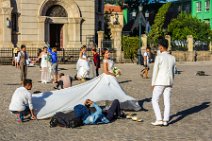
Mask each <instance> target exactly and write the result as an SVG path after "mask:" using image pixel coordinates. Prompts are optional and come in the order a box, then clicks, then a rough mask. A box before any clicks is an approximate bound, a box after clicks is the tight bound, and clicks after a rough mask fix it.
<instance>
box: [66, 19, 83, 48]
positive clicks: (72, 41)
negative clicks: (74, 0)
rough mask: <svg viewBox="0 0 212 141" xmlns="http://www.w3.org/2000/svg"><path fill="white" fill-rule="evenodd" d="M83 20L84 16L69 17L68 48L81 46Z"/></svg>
mask: <svg viewBox="0 0 212 141" xmlns="http://www.w3.org/2000/svg"><path fill="white" fill-rule="evenodd" d="M81 21H82V18H69V21H68V36H69V38H68V44H67V45H66V47H67V48H80V47H81V46H82V44H81Z"/></svg>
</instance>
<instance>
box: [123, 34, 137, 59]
mask: <svg viewBox="0 0 212 141" xmlns="http://www.w3.org/2000/svg"><path fill="white" fill-rule="evenodd" d="M138 42H139V38H138V37H129V36H123V37H122V49H123V51H124V58H127V59H131V61H132V62H134V58H135V57H136V54H137V50H138Z"/></svg>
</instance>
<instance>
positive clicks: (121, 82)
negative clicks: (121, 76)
mask: <svg viewBox="0 0 212 141" xmlns="http://www.w3.org/2000/svg"><path fill="white" fill-rule="evenodd" d="M128 82H132V80H125V81H120V82H119V84H123V83H128Z"/></svg>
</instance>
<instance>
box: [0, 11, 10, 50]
mask: <svg viewBox="0 0 212 141" xmlns="http://www.w3.org/2000/svg"><path fill="white" fill-rule="evenodd" d="M11 11H12V8H10V7H3V8H0V21H1V24H0V26H1V27H2V28H1V30H0V47H3V48H8V47H13V44H12V42H11V40H12V36H11V35H12V32H11V28H12V24H11Z"/></svg>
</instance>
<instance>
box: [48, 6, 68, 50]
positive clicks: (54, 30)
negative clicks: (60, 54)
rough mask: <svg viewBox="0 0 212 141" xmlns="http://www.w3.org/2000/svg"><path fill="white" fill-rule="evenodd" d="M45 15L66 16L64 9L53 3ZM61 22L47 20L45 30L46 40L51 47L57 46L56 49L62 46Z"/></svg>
mask: <svg viewBox="0 0 212 141" xmlns="http://www.w3.org/2000/svg"><path fill="white" fill-rule="evenodd" d="M45 16H47V17H68V14H67V12H66V10H65V9H64V8H63V7H62V6H60V5H53V6H51V7H50V8H49V9H48V10H47V11H46V14H45ZM63 26H64V24H63V23H57V22H52V21H51V20H49V22H48V27H47V28H49V30H47V31H48V32H49V33H47V34H46V35H47V36H48V37H47V38H48V42H49V44H50V46H51V47H57V48H58V50H60V49H61V48H63V39H64V37H63Z"/></svg>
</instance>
